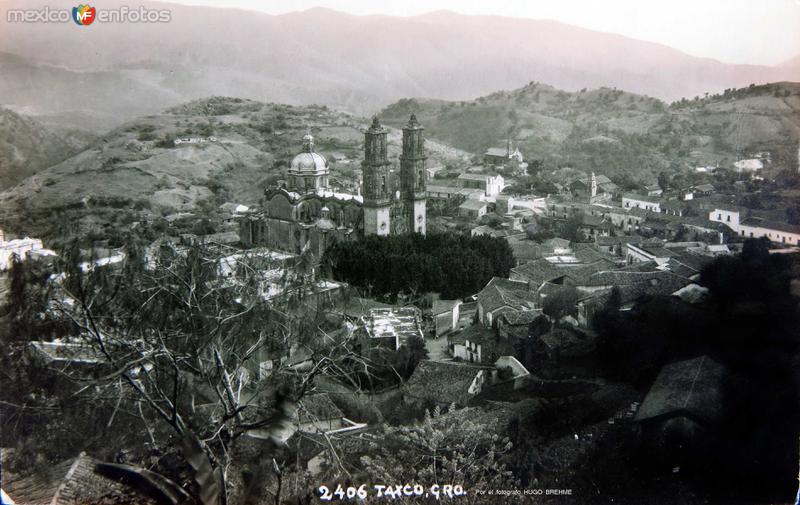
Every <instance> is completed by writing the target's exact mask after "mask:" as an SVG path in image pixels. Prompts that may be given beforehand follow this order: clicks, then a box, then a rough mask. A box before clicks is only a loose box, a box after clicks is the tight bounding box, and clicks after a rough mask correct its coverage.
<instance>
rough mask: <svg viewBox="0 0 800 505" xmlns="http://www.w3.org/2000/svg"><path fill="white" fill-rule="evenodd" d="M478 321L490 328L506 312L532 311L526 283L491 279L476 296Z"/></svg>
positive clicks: (530, 294) (531, 294)
mask: <svg viewBox="0 0 800 505" xmlns="http://www.w3.org/2000/svg"><path fill="white" fill-rule="evenodd" d="M477 302H478V320H479V321H480V322H481V323H482V324H483V325H484V326H485V327H487V328H492V327H493V326H494V324H495V321H496V320H497V317H498V316H499V315H500V314H501V313H503V312H506V311H511V310H525V309H528V310H530V309H533V308H535V307H534V296H533V293H531V292H530V291H529V289H528V283H527V282H520V281H514V280H510V279H503V278H502V277H492V279H491V280H490V281H489V283H488V284H486V287H484V288H483V289H482V290H481V291H480V293H478V295H477Z"/></svg>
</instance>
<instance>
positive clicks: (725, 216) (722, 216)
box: [708, 209, 739, 233]
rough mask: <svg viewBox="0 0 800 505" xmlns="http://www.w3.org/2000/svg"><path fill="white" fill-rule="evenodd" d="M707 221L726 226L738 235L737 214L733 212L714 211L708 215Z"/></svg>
mask: <svg viewBox="0 0 800 505" xmlns="http://www.w3.org/2000/svg"><path fill="white" fill-rule="evenodd" d="M708 220H709V221H714V222H717V223H724V224H726V225H728V226H729V227H730V228H731V229H732V230H733V231H735V232H736V233H739V212H738V211H735V210H724V209H714V210H712V211H711V212H709V213H708Z"/></svg>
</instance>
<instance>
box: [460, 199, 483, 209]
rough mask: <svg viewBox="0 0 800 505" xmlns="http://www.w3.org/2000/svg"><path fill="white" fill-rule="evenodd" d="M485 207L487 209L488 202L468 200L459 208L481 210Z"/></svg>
mask: <svg viewBox="0 0 800 505" xmlns="http://www.w3.org/2000/svg"><path fill="white" fill-rule="evenodd" d="M483 207H486V202H482V201H480V200H467V201H465V202H464V203H462V204H461V205H459V206H458V208H459V209H467V210H479V209H481V208H483Z"/></svg>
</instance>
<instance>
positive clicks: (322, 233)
mask: <svg viewBox="0 0 800 505" xmlns="http://www.w3.org/2000/svg"><path fill="white" fill-rule="evenodd" d="M423 131H424V128H423V127H422V126H421V125H420V124H419V122H417V119H416V117H415V116H414V115H413V114H412V115H411V118H410V119H409V121H408V123H407V124H406V125H405V126H404V127H403V146H402V153H401V155H400V160H399V162H400V167H399V175H400V177H399V184H397V183H394V184H393V183H392V181H395V180H396V178H394V177H392V176H391V166H392V163H391V162H390V161H389V159H388V155H387V135H388V130H387V129H386V128H384V127H383V126H381V124H380V122H379V121H378V118H377V117H375V118H373V121H372V125H371V126H370V127H369V128H368V129H367V130H366V131H365V133H364V161H363V162H362V164H361V167H362V172H363V177H362V183H361V194H358V195H353V194H350V193H342V192H338V191H336V190H335V189H334V188H332V187H331V186H330V184H329V182H328V181H329V177H330V167H329V166H328V162H327V160H326V159H325V157H324V156H322V155H321V154H319V153H317V152H315V151H314V139H313V137H312V136H311V135H306V136H304V137H303V150H302V152H300V153H299V154H297V156H295V157H294V159H292V162H291V164H290V166H289V167H288V169H287V181H286V182H285V183H282V184H279V185H277V186H274V187H270V188H267V190H266V193H265V196H264V200H263V205H262V206H261V208H260V210H258V211H255V212H251V213H249V214H248V215H246V216H243V217H242V218H241V219H240V222H239V234H240V237H241V241H242V242H243V243H244V244H245V245H248V246H263V247H268V248H270V249H277V250H281V251H286V252H291V253H300V252H302V251H306V250H311V251H312V252H313V253H315V254H318V255H321V254H322V253H323V252H324V251H325V248H326V247H327V246H328V245H329V244H331V243H332V242H334V241H340V240H355V239H357V238H359V237H362V236H364V235H393V234H404V233H421V234H424V233H425V231H426V228H427V215H426V196H425V191H426V171H425V160H426V156H425V138H424V135H423Z"/></svg>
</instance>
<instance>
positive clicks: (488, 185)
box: [458, 173, 505, 197]
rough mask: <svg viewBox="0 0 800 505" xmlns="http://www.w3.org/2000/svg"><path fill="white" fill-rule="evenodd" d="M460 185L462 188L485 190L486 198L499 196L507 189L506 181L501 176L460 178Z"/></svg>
mask: <svg viewBox="0 0 800 505" xmlns="http://www.w3.org/2000/svg"><path fill="white" fill-rule="evenodd" d="M458 184H459V185H460V186H461V187H462V188H470V189H480V190H483V192H484V195H486V196H490V197H491V196H497V195H499V194H500V193H501V192H502V191H503V188H505V180H504V179H503V176H502V175H500V174H471V173H464V174H461V175H459V176H458Z"/></svg>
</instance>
